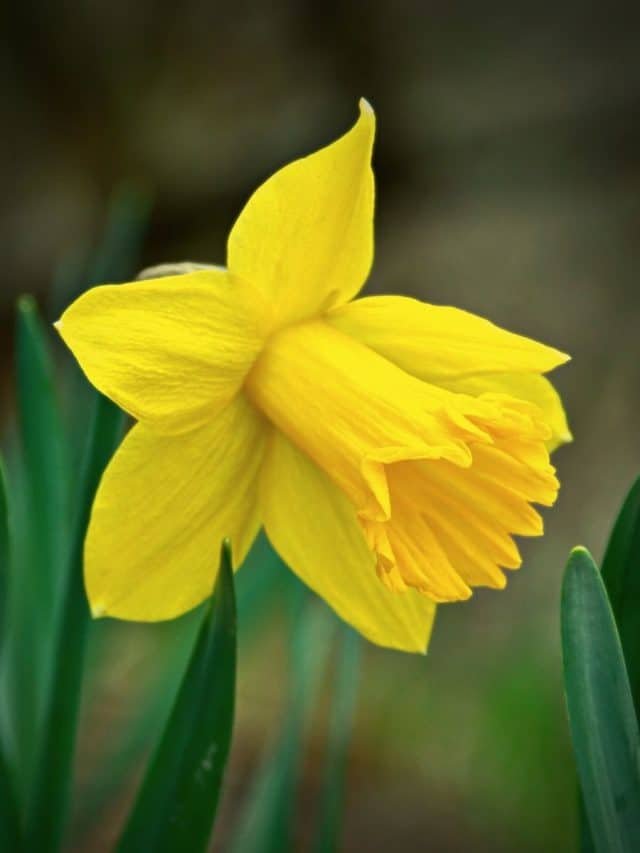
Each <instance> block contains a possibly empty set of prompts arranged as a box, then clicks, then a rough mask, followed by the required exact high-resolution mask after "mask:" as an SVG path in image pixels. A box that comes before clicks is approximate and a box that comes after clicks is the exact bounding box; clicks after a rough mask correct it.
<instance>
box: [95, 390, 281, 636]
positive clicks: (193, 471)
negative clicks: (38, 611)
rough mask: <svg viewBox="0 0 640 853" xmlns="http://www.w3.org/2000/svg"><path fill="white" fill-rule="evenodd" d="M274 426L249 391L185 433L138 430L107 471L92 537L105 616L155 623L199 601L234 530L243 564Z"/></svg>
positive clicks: (100, 610) (98, 603)
mask: <svg viewBox="0 0 640 853" xmlns="http://www.w3.org/2000/svg"><path fill="white" fill-rule="evenodd" d="M265 433H266V425H265V423H264V421H263V420H262V418H261V417H260V415H259V414H257V413H256V412H255V410H254V409H253V407H252V406H251V404H250V403H248V402H247V400H246V399H245V398H244V397H242V396H239V397H237V398H236V399H235V400H234V401H233V402H232V403H230V404H229V405H228V406H227V407H226V408H225V409H224V410H223V411H222V412H221V413H219V414H218V415H217V417H216V418H215V420H213V421H212V422H211V423H210V424H207V425H206V426H204V427H201V428H199V429H196V430H194V431H191V432H188V433H184V434H182V435H177V436H167V435H159V434H157V433H155V432H153V431H152V430H151V429H150V428H149V427H147V426H145V425H143V424H138V425H137V426H135V427H134V428H133V429H132V430H131V432H130V433H129V435H128V436H127V438H126V439H125V441H124V443H123V445H122V447H121V448H120V449H119V450H118V452H117V453H116V455H115V457H114V459H113V461H112V462H111V464H110V465H109V466H108V468H107V470H106V472H105V475H104V477H103V480H102V483H101V484H100V488H99V490H98V494H97V497H96V500H95V504H94V507H93V512H92V516H91V523H90V526H89V531H88V535H87V541H86V546H85V582H86V586H87V592H88V595H89V601H90V603H91V608H92V610H93V612H94V614H95V615H96V616H99V615H107V616H116V617H119V618H121V619H133V620H140V621H155V620H158V619H170V618H173V617H174V616H178V615H180V614H181V613H184V612H185V611H186V610H189V609H190V608H191V607H194V606H195V605H196V604H198V603H199V602H201V601H202V600H203V599H205V598H206V597H207V596H208V595H210V593H211V589H212V586H213V582H214V579H215V573H216V570H217V566H218V551H219V549H220V543H221V542H222V540H223V539H224V538H225V537H227V536H228V537H229V538H230V539H231V541H232V547H233V556H234V561H235V563H236V565H237V566H238V565H240V563H241V562H242V560H243V559H244V557H245V555H246V553H247V551H248V549H249V547H250V545H251V542H252V541H253V538H254V537H255V534H256V532H257V530H258V526H259V518H258V482H257V478H258V473H259V469H260V464H261V461H262V455H263V447H264V439H265Z"/></svg>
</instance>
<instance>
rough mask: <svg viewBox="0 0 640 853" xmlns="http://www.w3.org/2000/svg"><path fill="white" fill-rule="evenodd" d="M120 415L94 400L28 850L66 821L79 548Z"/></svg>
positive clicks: (75, 694) (81, 611)
mask: <svg viewBox="0 0 640 853" xmlns="http://www.w3.org/2000/svg"><path fill="white" fill-rule="evenodd" d="M123 424H124V416H123V414H122V412H121V411H120V410H119V409H117V408H116V407H115V406H114V405H113V404H112V403H111V402H109V400H107V399H106V398H105V397H102V396H100V395H96V398H95V410H94V415H93V426H92V429H91V434H90V439H89V445H88V448H87V454H86V458H85V465H84V472H83V478H82V484H83V486H82V499H81V501H80V505H79V507H78V518H77V520H76V524H75V530H74V539H73V546H72V548H71V550H70V556H69V559H68V565H67V568H66V572H65V576H64V577H63V590H62V593H63V594H62V602H61V609H60V614H59V616H60V618H59V621H58V624H57V627H56V632H55V637H54V644H53V652H54V658H53V661H52V664H51V668H50V671H49V681H48V683H47V696H46V703H45V713H44V717H43V737H42V745H41V748H40V757H39V761H38V765H37V772H36V777H35V781H34V789H33V794H32V799H31V804H30V809H29V813H28V821H27V846H28V849H29V850H38V851H39V853H45V851H55V850H57V849H59V847H60V844H61V840H62V836H63V832H64V827H65V822H66V818H67V810H68V799H69V789H70V785H71V771H72V765H73V755H74V747H75V738H76V729H77V724H78V712H79V706H80V694H81V688H82V673H83V666H84V659H85V651H86V645H87V635H88V631H89V608H88V605H87V601H86V597H85V591H84V584H83V572H82V563H83V546H84V539H85V535H86V530H87V526H88V523H89V516H90V512H91V507H92V504H93V499H94V496H95V493H96V490H97V488H98V484H99V482H100V478H101V476H102V472H103V471H104V469H105V467H106V465H107V463H108V461H109V459H110V458H111V456H112V454H113V452H114V450H115V449H116V447H117V446H118V443H119V441H120V438H121V435H122V429H123Z"/></svg>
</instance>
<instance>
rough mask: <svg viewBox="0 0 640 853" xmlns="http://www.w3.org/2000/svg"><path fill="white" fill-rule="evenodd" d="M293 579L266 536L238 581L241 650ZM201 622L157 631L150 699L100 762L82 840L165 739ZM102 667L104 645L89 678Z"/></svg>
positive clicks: (86, 795) (84, 804)
mask: <svg viewBox="0 0 640 853" xmlns="http://www.w3.org/2000/svg"><path fill="white" fill-rule="evenodd" d="M290 579H291V574H290V572H289V569H287V568H286V567H285V566H284V565H283V564H282V561H281V560H280V557H279V556H278V555H277V554H276V553H275V551H274V550H273V548H272V547H271V545H270V544H269V541H268V540H267V538H266V536H265V535H264V534H263V533H261V534H260V535H259V536H258V537H257V539H256V541H255V543H254V544H253V546H252V548H251V550H250V552H249V554H248V555H247V557H246V559H245V561H244V563H243V565H242V569H241V571H238V572H236V573H235V576H234V587H235V596H236V607H237V621H238V644H239V645H240V646H244V645H245V644H246V643H251V642H252V641H254V640H255V637H256V634H257V633H259V632H260V629H261V628H263V627H264V623H265V622H266V621H267V620H268V619H269V618H270V617H271V616H272V615H273V610H274V608H275V607H276V606H277V602H278V601H282V598H283V595H284V594H285V591H286V589H287V582H288V581H290ZM201 622H202V612H200V608H199V609H198V611H192V612H191V613H190V614H188V615H187V616H183V617H182V618H181V619H178V620H174V621H173V622H168V623H159V624H157V625H156V626H155V629H154V630H155V632H156V633H158V634H159V637H158V645H157V652H156V654H155V655H154V660H155V662H156V665H157V671H156V672H155V674H154V676H153V680H152V682H151V684H150V687H149V689H148V693H147V694H146V696H143V697H142V698H141V700H140V699H139V700H137V701H136V709H135V712H134V711H133V709H132V721H131V724H130V725H129V727H128V728H127V730H126V731H125V732H124V733H123V736H122V737H121V738H120V740H119V742H118V744H115V745H114V749H112V750H110V755H109V757H108V761H105V762H101V763H100V765H99V766H98V767H96V768H95V770H94V772H93V773H92V774H91V777H90V779H88V780H87V781H86V783H85V788H84V789H83V791H82V798H81V801H80V803H79V810H78V826H77V827H76V828H77V829H78V834H79V836H80V837H82V835H83V834H88V833H90V832H91V829H92V827H93V826H95V825H96V822H97V821H99V820H100V819H101V815H102V814H104V813H105V811H106V810H108V809H110V808H111V805H112V803H113V799H114V797H117V796H118V795H119V794H120V793H121V792H122V791H123V790H125V789H126V785H127V782H128V780H130V779H131V777H132V775H133V773H134V772H135V769H136V768H137V767H139V766H140V763H141V761H142V760H143V759H144V757H145V755H146V754H147V753H148V750H149V745H150V744H154V743H155V742H156V739H157V738H159V737H160V734H161V732H162V731H163V729H164V726H165V725H166V723H167V720H168V718H169V713H170V711H171V708H172V707H173V703H174V701H175V697H176V694H177V691H178V687H179V684H180V680H181V678H182V676H183V675H184V671H185V669H186V666H187V662H188V660H189V654H190V652H191V651H192V650H193V645H194V642H195V636H196V633H197V630H198V628H199V626H200V624H201ZM149 630H151V628H149ZM94 636H95V632H94ZM90 654H91V651H90ZM101 663H102V652H101V648H100V646H99V645H98V647H97V648H96V647H95V646H94V648H93V659H90V660H89V661H88V664H87V675H89V677H90V679H93V678H96V679H99V678H100V675H99V673H100V672H101V669H102V666H101Z"/></svg>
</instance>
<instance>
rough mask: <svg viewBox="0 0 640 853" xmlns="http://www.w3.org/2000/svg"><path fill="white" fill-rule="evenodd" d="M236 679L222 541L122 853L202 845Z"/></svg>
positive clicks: (227, 559) (229, 579)
mask: <svg viewBox="0 0 640 853" xmlns="http://www.w3.org/2000/svg"><path fill="white" fill-rule="evenodd" d="M235 680H236V605H235V595H234V588H233V572H232V568H231V549H230V546H229V544H228V542H225V543H224V544H223V546H222V554H221V558H220V571H219V572H218V579H217V582H216V589H215V594H214V596H213V599H212V602H211V605H210V607H209V609H208V611H207V613H206V616H205V619H204V622H203V624H202V627H201V629H200V634H199V636H198V639H197V641H196V645H195V648H194V651H193V654H192V657H191V661H190V663H189V667H188V669H187V672H186V674H185V677H184V680H183V682H182V686H181V687H180V691H179V693H178V696H177V699H176V702H175V705H174V707H173V711H172V713H171V716H170V718H169V722H168V724H167V727H166V729H165V731H164V734H163V736H162V739H161V741H160V743H159V745H158V748H157V750H156V753H155V755H154V757H153V759H152V761H151V763H150V765H149V768H148V770H147V774H146V777H145V779H144V781H143V783H142V786H141V788H140V792H139V794H138V798H137V801H136V803H135V805H134V808H133V811H132V813H131V816H130V818H129V821H128V823H127V826H126V828H125V831H124V834H123V836H122V839H121V841H120V844H119V846H118V850H119V851H120V853H139V851H141V850H153V851H154V853H174V851H175V853H182V851H185V850H188V851H190V853H191V851H193V853H197V851H203V850H206V848H207V845H208V842H209V836H210V834H211V828H212V826H213V822H214V819H215V815H216V810H217V806H218V801H219V798H220V791H221V788H222V779H223V775H224V770H225V767H226V763H227V756H228V753H229V747H230V744H231V733H232V729H233V712H234V703H235Z"/></svg>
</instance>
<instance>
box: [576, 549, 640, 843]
mask: <svg viewBox="0 0 640 853" xmlns="http://www.w3.org/2000/svg"><path fill="white" fill-rule="evenodd" d="M561 629H562V649H563V660H564V679H565V691H566V698H567V708H568V712H569V723H570V727H571V736H572V740H573V746H574V751H575V755H576V763H577V766H578V774H579V777H580V783H581V787H582V792H583V795H584V802H585V808H586V812H587V816H588V819H589V825H590V828H591V835H592V838H593V842H594V845H595V848H596V850H598V851H599V853H605V851H607V853H632V851H637V850H640V737H639V734H638V724H637V721H636V717H635V712H634V707H633V700H632V697H631V691H630V689H629V680H628V678H627V672H626V669H625V664H624V658H623V655H622V648H621V646H620V640H619V637H618V632H617V630H616V625H615V621H614V618H613V613H612V611H611V607H610V605H609V601H608V599H607V594H606V590H605V587H604V584H603V582H602V578H601V577H600V573H599V571H598V569H597V567H596V565H595V563H594V562H593V560H592V558H591V555H590V554H589V552H588V551H586V550H585V549H584V548H576V549H575V550H574V551H573V552H572V554H571V556H570V558H569V562H568V563H567V569H566V572H565V577H564V582H563V588H562V610H561Z"/></svg>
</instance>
